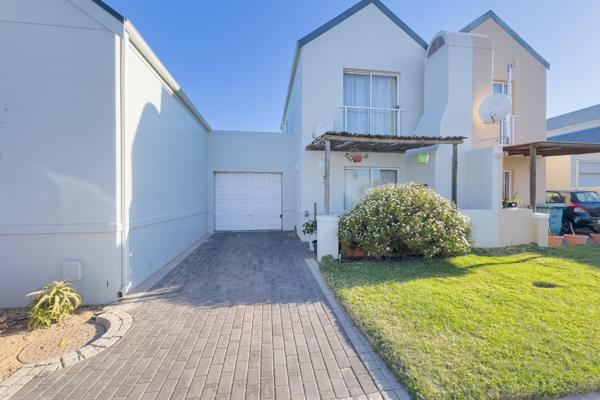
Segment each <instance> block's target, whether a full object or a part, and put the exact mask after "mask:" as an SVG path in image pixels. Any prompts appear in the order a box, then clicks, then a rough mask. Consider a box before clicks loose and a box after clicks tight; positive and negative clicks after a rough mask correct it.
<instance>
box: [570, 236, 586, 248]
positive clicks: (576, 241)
mask: <svg viewBox="0 0 600 400" xmlns="http://www.w3.org/2000/svg"><path fill="white" fill-rule="evenodd" d="M565 240H566V242H567V246H577V245H581V244H586V243H587V241H588V236H587V235H565Z"/></svg>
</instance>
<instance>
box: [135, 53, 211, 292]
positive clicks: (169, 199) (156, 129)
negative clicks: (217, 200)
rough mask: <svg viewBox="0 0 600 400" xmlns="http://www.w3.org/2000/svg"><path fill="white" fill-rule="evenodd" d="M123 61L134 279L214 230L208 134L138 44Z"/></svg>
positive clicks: (140, 280)
mask: <svg viewBox="0 0 600 400" xmlns="http://www.w3.org/2000/svg"><path fill="white" fill-rule="evenodd" d="M125 69H126V82H127V87H126V91H125V93H126V102H125V105H126V108H125V110H126V114H125V123H126V141H127V143H126V154H127V158H128V159H127V161H126V163H127V164H128V165H126V167H125V168H126V171H127V172H126V182H127V186H128V188H127V203H128V208H129V209H128V213H129V254H130V258H129V273H128V279H129V281H130V282H131V286H136V285H137V284H139V283H141V282H142V281H143V280H144V279H145V278H146V277H148V276H149V275H150V274H151V273H153V272H154V271H156V270H157V269H158V268H159V267H160V266H162V265H163V264H165V263H166V262H167V261H169V260H170V259H172V258H174V257H175V256H176V255H177V254H178V253H179V252H181V251H182V250H183V249H185V248H186V247H187V246H189V245H190V244H192V243H193V242H194V241H196V240H197V239H198V238H200V237H201V236H202V235H204V234H206V233H207V232H208V231H209V224H208V188H209V182H208V178H207V168H208V155H207V136H208V134H207V132H206V128H205V127H204V126H203V125H202V124H200V123H199V121H198V120H196V119H195V118H194V117H193V115H192V114H191V113H190V111H189V110H188V109H187V108H185V107H184V106H183V104H182V103H181V102H180V100H179V99H178V98H177V97H176V96H175V95H174V94H173V93H172V91H171V90H170V89H169V88H168V87H167V85H165V84H164V82H163V81H162V79H161V78H160V77H159V76H158V75H157V74H156V71H155V70H154V69H153V68H152V67H151V66H150V64H148V62H147V61H146V60H145V59H144V58H143V57H142V56H141V54H140V53H139V52H138V50H137V49H136V48H135V47H134V46H133V45H132V44H130V45H129V46H128V48H127V55H126V67H125ZM129 157H130V159H129Z"/></svg>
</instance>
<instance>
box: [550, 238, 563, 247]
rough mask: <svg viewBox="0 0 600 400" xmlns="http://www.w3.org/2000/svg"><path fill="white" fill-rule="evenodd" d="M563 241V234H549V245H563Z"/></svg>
mask: <svg viewBox="0 0 600 400" xmlns="http://www.w3.org/2000/svg"><path fill="white" fill-rule="evenodd" d="M562 242H563V237H562V236H555V235H548V246H549V247H558V246H561V245H562Z"/></svg>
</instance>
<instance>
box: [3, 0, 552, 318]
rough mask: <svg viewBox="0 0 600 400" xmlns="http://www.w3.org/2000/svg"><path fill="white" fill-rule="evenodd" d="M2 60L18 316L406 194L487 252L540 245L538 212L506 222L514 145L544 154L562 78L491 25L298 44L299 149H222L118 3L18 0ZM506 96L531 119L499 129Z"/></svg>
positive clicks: (8, 265) (522, 190) (13, 0)
mask: <svg viewBox="0 0 600 400" xmlns="http://www.w3.org/2000/svg"><path fill="white" fill-rule="evenodd" d="M0 51H1V53H2V54H3V61H2V63H0V75H1V76H3V77H10V79H2V80H0V153H1V157H0V187H1V188H2V190H1V191H0V192H1V193H0V199H1V204H2V207H0V268H1V271H0V272H1V273H2V275H1V276H2V279H0V307H2V306H12V305H16V304H24V303H25V302H27V298H26V296H25V293H28V292H30V291H32V290H34V289H37V288H39V287H41V286H43V285H45V284H47V283H48V282H50V281H53V280H57V279H69V280H71V281H72V282H73V283H74V285H75V286H76V288H77V289H78V290H79V291H80V292H81V293H82V294H83V296H84V299H85V301H86V302H88V303H105V302H109V301H112V300H115V299H116V298H117V297H118V296H119V295H122V294H124V293H127V292H128V291H130V290H131V289H132V288H133V287H136V286H137V285H139V284H140V283H142V282H143V281H144V280H145V279H146V278H147V277H148V276H150V275H151V274H152V273H154V272H155V271H156V270H157V269H158V268H160V267H161V266H163V265H165V264H166V263H168V262H169V261H170V260H172V259H173V258H175V257H177V256H178V255H179V254H182V252H183V251H184V250H185V249H186V248H188V246H190V245H192V244H193V243H195V242H196V241H197V240H198V239H199V238H201V237H202V236H203V235H206V234H208V233H210V232H213V231H223V230H225V231H247V230H285V231H295V232H297V233H298V236H299V237H301V238H302V239H304V240H306V238H305V237H304V235H303V234H302V224H303V223H304V222H305V221H307V220H308V219H312V218H313V217H314V215H313V214H314V208H315V207H314V206H315V204H316V208H317V214H320V215H325V214H327V215H334V216H337V215H340V214H342V213H344V212H345V211H347V210H349V209H350V208H351V207H352V205H353V204H355V203H356V201H357V200H359V199H360V198H361V197H362V196H363V195H364V194H365V192H366V191H367V190H368V189H369V188H372V187H374V186H378V185H383V184H387V183H402V182H417V183H421V184H426V185H428V186H430V187H431V188H433V189H434V190H435V191H437V192H438V193H440V194H441V195H442V196H445V197H447V198H449V199H452V200H453V201H455V202H456V203H457V205H458V207H459V208H460V209H461V211H462V212H464V213H465V214H468V215H469V216H470V217H471V219H472V222H473V226H474V230H475V239H476V241H477V243H478V245H480V246H501V245H506V244H518V243H529V242H532V241H536V240H537V239H536V236H535V235H534V233H535V232H536V231H535V229H534V227H535V223H534V219H533V213H532V210H530V209H527V208H520V209H515V210H503V209H502V208H501V201H502V199H503V198H509V197H513V196H515V195H516V194H517V192H518V196H517V197H519V198H521V199H525V200H527V199H529V187H530V186H529V185H528V182H529V181H530V180H529V171H530V170H532V169H531V164H530V163H529V158H528V157H527V156H505V154H504V152H503V146H506V145H514V144H519V143H529V142H533V141H537V140H544V137H545V121H546V115H545V107H546V70H547V68H548V63H547V62H546V61H545V60H544V59H543V58H542V57H541V56H540V55H539V54H537V53H536V52H535V51H534V50H533V49H532V48H531V47H530V46H529V45H528V44H527V43H526V42H525V41H524V40H523V39H522V38H521V37H520V36H518V35H517V34H516V33H515V32H514V31H513V30H512V29H511V28H510V27H509V26H508V25H507V24H506V23H504V22H503V21H502V20H501V19H500V18H499V17H498V16H497V15H495V14H494V13H493V12H491V11H490V12H487V13H485V14H484V15H483V16H481V17H480V18H478V19H477V20H475V21H474V22H473V23H471V24H469V25H468V26H467V27H465V28H464V29H463V30H462V31H461V32H450V31H441V32H439V33H438V34H436V35H435V36H434V37H433V38H432V39H431V40H430V41H429V42H427V41H425V40H424V39H423V38H421V37H420V36H419V35H418V34H417V33H415V32H414V31H413V30H412V29H411V28H410V27H408V26H407V25H406V24H405V23H404V22H403V21H402V20H401V19H400V18H398V16H396V15H394V14H393V13H392V12H391V11H390V10H389V9H388V8H387V7H386V6H385V5H383V4H382V3H381V2H380V1H379V0H362V1H360V2H359V3H358V4H356V5H355V6H353V7H351V8H350V9H348V10H347V11H345V12H343V13H342V14H340V15H339V16H337V17H336V18H334V19H332V20H331V21H329V22H327V23H326V24H324V25H323V26H321V27H320V28H318V29H316V30H315V31H313V32H312V33H310V34H308V35H306V36H305V37H303V38H302V39H300V40H299V41H298V44H297V49H296V52H295V57H294V60H293V66H292V70H291V76H290V81H289V87H288V94H287V97H286V100H285V105H284V112H283V118H282V124H281V132H231V131H215V130H213V129H212V128H211V126H210V125H209V124H208V122H207V121H206V120H205V119H204V118H203V117H202V115H201V114H200V112H199V111H198V110H197V109H196V108H195V107H194V106H193V104H192V103H191V102H190V100H189V99H188V98H187V96H186V95H185V93H184V92H183V91H182V89H181V87H180V86H179V85H178V84H177V82H176V81H175V79H174V78H173V77H172V76H171V75H170V73H169V72H168V71H167V69H166V68H165V67H164V65H163V64H162V63H161V62H160V60H159V59H158V57H157V56H156V55H155V54H154V53H153V52H152V50H151V49H150V47H149V46H148V45H147V43H146V42H145V41H144V40H143V38H142V37H141V36H140V35H139V33H138V32H137V31H136V30H135V28H134V26H133V25H132V23H131V22H130V21H129V20H127V19H126V18H124V17H123V16H122V15H120V14H119V13H118V12H117V11H115V10H113V9H111V8H110V7H108V6H107V5H106V4H105V3H103V2H102V1H101V0H55V1H52V2H48V1H46V0H3V2H2V6H1V7H0ZM509 65H510V66H511V67H510V73H509V72H508V70H507V69H508V66H509ZM509 77H510V78H509ZM492 93H505V94H510V95H511V97H512V107H513V110H512V113H511V115H510V116H509V117H507V119H506V120H505V121H502V122H501V121H498V123H497V124H484V123H483V122H482V119H481V118H480V116H479V113H478V111H479V106H480V104H481V103H482V102H483V101H484V99H486V98H487V97H488V96H490V95H492ZM504 149H506V147H504ZM534 165H535V166H537V167H536V168H535V169H534V170H536V171H537V174H539V177H538V179H537V186H538V187H537V189H536V192H537V194H538V197H541V196H543V192H544V190H543V189H544V161H543V160H536V162H535V163H534ZM528 166H529V168H528ZM529 202H530V203H531V201H529ZM522 206H525V204H522ZM332 218H333V217H332ZM333 219H334V220H335V218H333ZM321 228H322V226H321V225H319V232H320V233H322V231H323V229H321ZM323 228H324V227H323ZM542 231H543V234H544V235H545V234H546V230H544V229H542ZM319 243H320V245H319V248H320V249H321V248H322V246H321V242H319ZM333 247H334V249H333V250H332V251H333V253H332V254H337V242H335V243H334V245H333ZM267 250H268V249H266V251H267Z"/></svg>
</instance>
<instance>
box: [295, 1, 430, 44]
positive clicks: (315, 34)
mask: <svg viewBox="0 0 600 400" xmlns="http://www.w3.org/2000/svg"><path fill="white" fill-rule="evenodd" d="M369 4H373V5H374V6H375V7H377V8H378V9H379V10H380V11H381V12H382V13H384V14H385V15H386V16H387V17H388V18H389V19H391V20H392V22H394V23H395V24H396V25H398V27H399V28H400V29H402V30H403V31H404V32H406V34H407V35H408V36H410V37H411V38H413V39H414V40H415V41H416V42H417V43H419V44H420V45H421V47H423V48H424V49H426V48H427V42H426V41H425V40H423V38H421V37H420V36H419V35H417V33H416V32H415V31H413V30H412V29H410V28H409V26H408V25H406V24H405V23H404V22H403V21H402V20H401V19H400V18H398V16H397V15H396V14H394V13H393V12H392V10H390V9H389V8H387V7H386V6H385V5H384V4H383V3H382V2H381V1H379V0H361V1H360V2H358V3H356V4H355V5H353V6H352V7H350V8H349V9H347V10H346V11H344V12H343V13H341V14H340V15H338V16H337V17H335V18H333V19H332V20H330V21H329V22H327V23H325V24H323V25H321V26H320V27H318V28H317V29H315V30H314V31H312V32H311V33H309V34H308V35H306V36H304V37H303V38H301V39H300V40H298V47H302V46H304V45H306V44H308V43H310V42H312V41H313V40H315V39H316V38H318V37H319V36H321V35H322V34H324V33H325V32H327V31H329V30H330V29H332V28H335V27H336V26H338V25H339V24H340V23H342V22H343V21H345V20H346V19H348V18H350V17H351V16H353V15H354V14H356V13H357V12H359V11H360V10H362V9H363V8H365V7H366V6H368V5H369Z"/></svg>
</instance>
